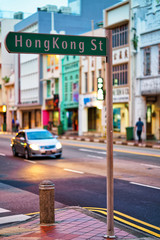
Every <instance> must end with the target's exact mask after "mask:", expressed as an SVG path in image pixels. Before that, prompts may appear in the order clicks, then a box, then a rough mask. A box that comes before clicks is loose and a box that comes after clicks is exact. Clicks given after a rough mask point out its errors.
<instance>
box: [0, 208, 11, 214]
mask: <svg viewBox="0 0 160 240" xmlns="http://www.w3.org/2000/svg"><path fill="white" fill-rule="evenodd" d="M5 212H10V210H7V209H4V208H0V213H5Z"/></svg>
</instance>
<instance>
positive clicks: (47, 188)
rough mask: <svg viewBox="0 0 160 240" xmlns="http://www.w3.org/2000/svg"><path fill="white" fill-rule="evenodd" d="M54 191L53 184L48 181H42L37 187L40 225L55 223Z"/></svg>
mask: <svg viewBox="0 0 160 240" xmlns="http://www.w3.org/2000/svg"><path fill="white" fill-rule="evenodd" d="M54 189H55V187H54V184H53V183H52V182H51V181H50V180H44V181H42V182H41V183H40V185H39V204H40V224H41V225H53V224H54V222H55V212H54Z"/></svg>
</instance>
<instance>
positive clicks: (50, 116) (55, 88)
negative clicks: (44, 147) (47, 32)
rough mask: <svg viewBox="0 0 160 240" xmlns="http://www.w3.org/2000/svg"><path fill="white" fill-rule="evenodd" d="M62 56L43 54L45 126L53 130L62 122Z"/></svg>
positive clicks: (43, 112) (43, 110) (43, 109)
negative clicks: (60, 79) (60, 106)
mask: <svg viewBox="0 0 160 240" xmlns="http://www.w3.org/2000/svg"><path fill="white" fill-rule="evenodd" d="M60 68H61V65H60V56H59V55H44V56H43V107H42V114H43V123H42V124H43V127H45V128H48V129H49V130H53V128H55V127H57V126H58V125H59V124H60V108H59V102H60V101H61V96H60V92H61V91H60V86H59V84H60V81H59V77H60Z"/></svg>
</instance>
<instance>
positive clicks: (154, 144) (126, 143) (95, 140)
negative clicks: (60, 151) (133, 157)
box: [58, 136, 160, 150]
mask: <svg viewBox="0 0 160 240" xmlns="http://www.w3.org/2000/svg"><path fill="white" fill-rule="evenodd" d="M58 138H60V139H64V140H76V141H84V142H95V143H106V142H107V140H106V139H98V138H88V137H84V136H83V137H80V136H58ZM113 144H115V145H126V146H133V147H142V148H153V149H157V150H158V149H160V143H157V144H156V143H153V144H152V143H137V142H129V141H120V140H113Z"/></svg>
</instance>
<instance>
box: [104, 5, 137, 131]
mask: <svg viewBox="0 0 160 240" xmlns="http://www.w3.org/2000/svg"><path fill="white" fill-rule="evenodd" d="M129 9H130V3H129V1H123V2H121V3H119V4H116V5H114V6H112V7H110V8H108V9H105V10H104V28H106V31H107V29H111V30H112V82H113V130H114V133H115V134H116V133H117V134H120V135H125V134H126V127H128V126H132V115H131V113H132V111H133V109H132V100H133V99H132V82H131V72H130V58H131V49H130V44H131V41H130V14H129V12H130V11H129ZM106 97H107V96H106Z"/></svg>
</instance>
